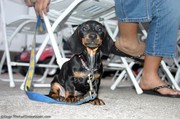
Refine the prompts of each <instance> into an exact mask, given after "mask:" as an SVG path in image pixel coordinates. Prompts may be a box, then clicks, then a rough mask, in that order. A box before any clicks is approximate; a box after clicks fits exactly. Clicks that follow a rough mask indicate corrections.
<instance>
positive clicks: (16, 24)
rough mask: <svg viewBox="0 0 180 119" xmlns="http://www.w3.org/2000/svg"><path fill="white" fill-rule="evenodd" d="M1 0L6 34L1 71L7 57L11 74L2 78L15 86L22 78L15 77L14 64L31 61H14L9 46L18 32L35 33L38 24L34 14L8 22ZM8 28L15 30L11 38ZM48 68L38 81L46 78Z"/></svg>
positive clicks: (51, 66)
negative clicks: (7, 32) (7, 77)
mask: <svg viewBox="0 0 180 119" xmlns="http://www.w3.org/2000/svg"><path fill="white" fill-rule="evenodd" d="M0 2H1V12H2V16H3V17H2V21H3V34H4V35H3V36H4V43H5V53H4V54H3V56H2V58H1V63H0V73H1V71H2V67H3V64H4V62H5V59H6V61H7V66H8V75H9V79H1V80H2V81H8V82H10V87H14V86H15V82H16V81H17V82H22V81H23V80H22V79H20V80H19V79H14V77H13V71H12V67H13V66H27V67H28V66H29V63H20V62H13V61H11V58H10V50H9V47H10V45H11V42H12V40H13V39H14V38H15V36H16V35H17V34H18V33H20V32H21V33H26V34H27V33H28V34H29V33H33V32H34V29H35V25H36V18H35V17H34V16H29V15H20V16H18V17H17V18H15V19H13V20H11V21H9V22H6V20H5V17H4V16H5V15H4V12H5V11H4V8H3V7H4V6H3V1H0ZM7 28H9V29H12V30H14V32H13V33H12V34H11V36H10V37H9V38H7V34H6V31H7ZM54 59H55V58H54V57H52V59H51V61H50V64H52V62H53V60H54ZM37 66H39V67H48V68H58V66H56V65H44V64H38V65H37ZM48 68H47V69H46V71H45V73H44V75H43V77H42V78H40V79H39V80H36V81H37V82H40V81H42V80H43V79H44V78H46V76H47V74H48Z"/></svg>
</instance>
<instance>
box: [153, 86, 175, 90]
mask: <svg viewBox="0 0 180 119" xmlns="http://www.w3.org/2000/svg"><path fill="white" fill-rule="evenodd" d="M162 88H169V89H172V87H171V86H170V85H164V86H158V87H155V88H153V89H152V90H154V91H157V90H159V89H162Z"/></svg>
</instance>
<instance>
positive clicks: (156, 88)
mask: <svg viewBox="0 0 180 119" xmlns="http://www.w3.org/2000/svg"><path fill="white" fill-rule="evenodd" d="M162 88H169V89H172V87H171V86H170V85H164V86H158V87H155V88H153V89H150V90H143V93H144V94H148V95H155V96H161V97H170V98H180V95H170V94H165V95H164V94H160V93H159V92H158V91H157V90H159V89H162Z"/></svg>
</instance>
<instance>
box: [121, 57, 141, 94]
mask: <svg viewBox="0 0 180 119" xmlns="http://www.w3.org/2000/svg"><path fill="white" fill-rule="evenodd" d="M121 60H122V62H123V64H124V65H125V69H126V71H127V74H128V75H129V77H130V79H131V81H132V83H133V85H134V87H135V89H136V92H137V94H142V93H143V91H142V89H141V88H140V87H139V84H138V82H137V80H136V78H135V77H134V74H133V73H132V70H131V69H130V67H129V65H128V63H127V61H126V59H125V58H124V57H121Z"/></svg>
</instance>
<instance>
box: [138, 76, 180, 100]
mask: <svg viewBox="0 0 180 119" xmlns="http://www.w3.org/2000/svg"><path fill="white" fill-rule="evenodd" d="M140 87H141V88H142V90H143V92H144V93H145V94H151V95H158V96H164V97H174V98H180V91H176V90H174V89H172V87H171V86H170V85H168V84H166V83H165V82H163V81H162V80H161V79H156V80H154V79H152V80H147V81H146V80H144V79H141V82H140Z"/></svg>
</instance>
